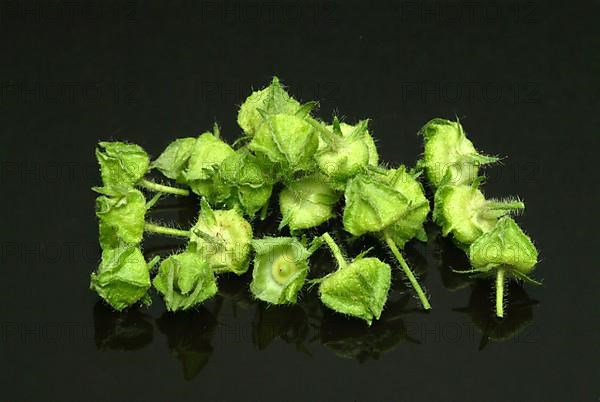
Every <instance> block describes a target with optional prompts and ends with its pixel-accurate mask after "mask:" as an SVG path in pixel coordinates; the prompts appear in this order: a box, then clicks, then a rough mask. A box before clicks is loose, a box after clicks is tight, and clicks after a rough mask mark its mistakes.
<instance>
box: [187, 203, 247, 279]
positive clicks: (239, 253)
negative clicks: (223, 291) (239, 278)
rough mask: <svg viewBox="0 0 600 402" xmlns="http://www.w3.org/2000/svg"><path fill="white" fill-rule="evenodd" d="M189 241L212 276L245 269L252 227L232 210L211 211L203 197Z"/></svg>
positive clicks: (236, 211) (242, 271)
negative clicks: (204, 260)
mask: <svg viewBox="0 0 600 402" xmlns="http://www.w3.org/2000/svg"><path fill="white" fill-rule="evenodd" d="M201 205H202V208H201V210H200V215H199V217H198V221H197V222H196V224H195V225H194V226H193V227H192V229H191V230H190V232H191V236H190V242H191V243H193V244H195V247H194V248H195V250H196V251H197V252H198V253H200V255H202V256H203V257H204V258H205V259H206V261H207V262H208V264H209V266H210V268H211V269H212V270H213V271H214V272H216V273H222V272H233V273H235V274H237V275H241V274H243V273H244V272H246V271H247V270H248V260H249V256H250V242H251V240H252V227H251V226H250V224H249V223H248V221H246V220H245V219H244V218H243V217H242V216H241V215H240V213H239V212H238V210H236V209H229V210H216V211H213V210H212V209H211V207H210V206H209V205H208V203H207V202H206V200H205V199H204V198H203V199H202V201H201Z"/></svg>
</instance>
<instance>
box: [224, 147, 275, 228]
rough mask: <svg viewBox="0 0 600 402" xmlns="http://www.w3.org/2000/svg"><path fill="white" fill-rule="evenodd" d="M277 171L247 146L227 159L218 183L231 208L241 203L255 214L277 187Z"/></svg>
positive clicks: (245, 209) (245, 211) (244, 209)
mask: <svg viewBox="0 0 600 402" xmlns="http://www.w3.org/2000/svg"><path fill="white" fill-rule="evenodd" d="M272 176H274V173H273V172H272V170H271V166H270V165H269V164H268V163H266V162H265V161H264V160H261V159H260V158H258V157H256V156H255V155H252V154H251V153H249V152H248V151H247V150H245V149H239V150H237V151H236V152H235V154H233V155H231V156H229V157H228V158H227V159H225V160H224V161H223V162H222V163H221V166H220V167H219V181H218V185H219V186H221V187H226V188H227V191H225V190H221V191H220V193H221V199H219V200H218V201H219V202H223V203H224V204H225V205H227V206H228V207H229V208H234V207H236V206H240V207H241V209H242V210H243V211H244V213H245V214H246V215H248V216H254V215H255V214H256V212H258V211H259V210H260V209H261V208H263V207H264V206H265V204H267V203H268V202H269V199H270V198H271V193H272V191H273V181H274V179H273V177H272Z"/></svg>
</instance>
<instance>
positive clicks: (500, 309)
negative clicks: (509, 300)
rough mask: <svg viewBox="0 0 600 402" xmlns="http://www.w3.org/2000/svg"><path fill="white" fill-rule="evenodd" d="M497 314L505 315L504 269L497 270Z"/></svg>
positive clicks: (499, 315)
mask: <svg viewBox="0 0 600 402" xmlns="http://www.w3.org/2000/svg"><path fill="white" fill-rule="evenodd" d="M496 316H498V317H500V318H502V317H504V270H503V269H499V270H498V271H496Z"/></svg>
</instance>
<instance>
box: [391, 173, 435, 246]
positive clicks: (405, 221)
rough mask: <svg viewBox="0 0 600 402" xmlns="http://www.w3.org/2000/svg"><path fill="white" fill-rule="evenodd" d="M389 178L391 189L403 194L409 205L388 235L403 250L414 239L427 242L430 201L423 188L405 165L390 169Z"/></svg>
mask: <svg viewBox="0 0 600 402" xmlns="http://www.w3.org/2000/svg"><path fill="white" fill-rule="evenodd" d="M387 177H388V180H389V182H388V184H389V185H390V187H391V188H393V189H394V190H396V191H398V192H399V193H400V194H402V195H403V196H404V197H405V198H406V199H407V200H408V204H409V207H408V209H407V211H406V213H405V214H404V215H402V217H401V218H400V219H398V220H397V221H396V222H394V223H393V224H392V225H391V226H390V227H389V228H388V229H387V230H386V231H387V233H388V234H389V236H391V238H392V239H393V240H394V242H395V243H396V245H397V246H398V247H399V248H403V247H404V245H405V244H406V243H407V242H408V241H410V240H411V239H413V238H414V237H416V238H417V239H418V240H420V241H427V234H426V233H425V229H424V227H423V224H424V223H425V220H426V219H427V214H428V213H429V201H428V200H427V197H425V192H424V191H423V186H422V185H421V183H420V182H419V181H418V180H417V179H416V178H415V176H414V175H413V174H411V173H410V172H407V171H406V167H404V165H401V166H400V167H398V169H390V170H389V171H388V173H387Z"/></svg>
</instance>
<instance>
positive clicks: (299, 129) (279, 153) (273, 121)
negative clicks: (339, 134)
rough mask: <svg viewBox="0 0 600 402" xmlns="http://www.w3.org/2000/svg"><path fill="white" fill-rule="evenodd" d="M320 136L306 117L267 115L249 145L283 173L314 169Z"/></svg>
mask: <svg viewBox="0 0 600 402" xmlns="http://www.w3.org/2000/svg"><path fill="white" fill-rule="evenodd" d="M318 147H319V136H318V134H317V131H316V130H315V128H314V127H313V126H312V125H311V124H309V123H308V122H307V121H306V120H304V119H302V118H300V117H297V116H293V115H287V114H275V115H271V116H268V117H267V118H266V120H265V123H264V124H263V125H261V126H260V128H259V129H258V130H257V131H256V133H255V135H254V137H253V138H252V141H251V142H250V143H249V144H248V148H249V149H250V150H252V151H254V152H257V153H259V154H262V155H264V156H265V157H266V158H268V159H269V160H270V161H271V162H272V163H274V164H276V165H279V166H280V167H281V169H282V174H284V175H285V174H287V173H289V172H297V171H311V170H314V168H315V161H314V154H315V152H316V151H317V148H318Z"/></svg>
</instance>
